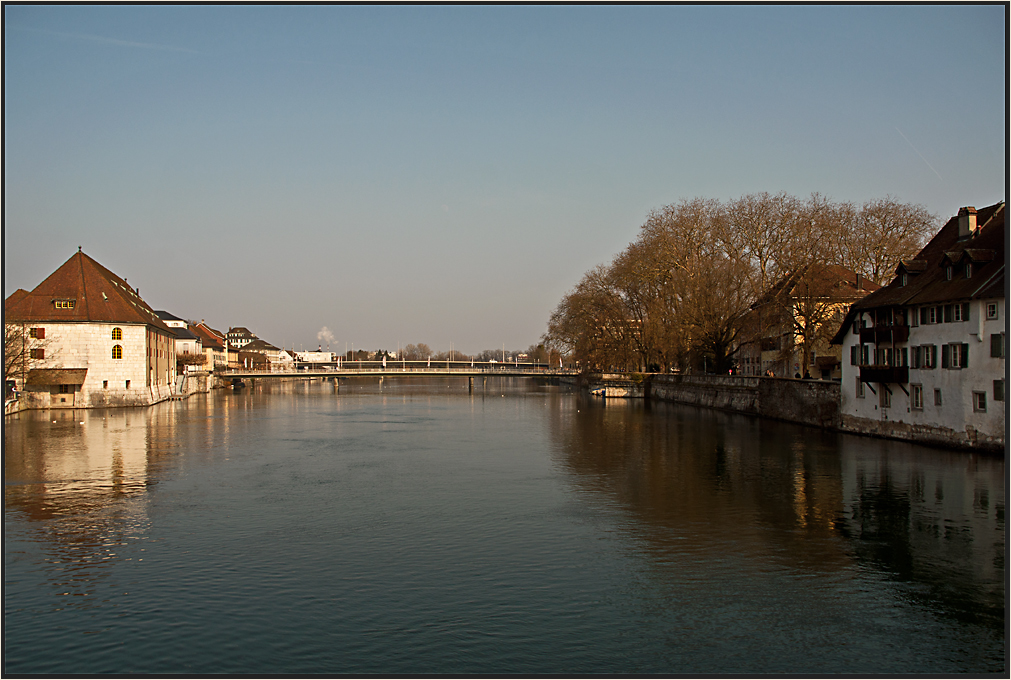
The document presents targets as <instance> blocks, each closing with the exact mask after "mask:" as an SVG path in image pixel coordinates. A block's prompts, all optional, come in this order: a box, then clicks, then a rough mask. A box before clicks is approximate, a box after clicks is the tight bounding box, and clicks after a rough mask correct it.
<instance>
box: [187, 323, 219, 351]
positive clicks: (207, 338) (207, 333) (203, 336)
mask: <svg viewBox="0 0 1011 680" xmlns="http://www.w3.org/2000/svg"><path fill="white" fill-rule="evenodd" d="M189 330H191V331H192V332H193V333H194V334H195V335H197V336H198V337H199V338H200V344H202V345H203V346H204V347H208V348H211V349H224V347H225V345H224V342H222V336H221V335H218V334H217V331H216V330H214V329H213V328H211V327H210V326H207V325H206V324H204V323H198V324H194V325H192V326H189Z"/></svg>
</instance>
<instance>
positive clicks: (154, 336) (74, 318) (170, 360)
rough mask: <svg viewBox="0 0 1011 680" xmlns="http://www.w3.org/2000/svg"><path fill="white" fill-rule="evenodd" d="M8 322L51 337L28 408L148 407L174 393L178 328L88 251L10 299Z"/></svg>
mask: <svg viewBox="0 0 1011 680" xmlns="http://www.w3.org/2000/svg"><path fill="white" fill-rule="evenodd" d="M4 323H5V325H10V324H24V325H27V326H29V327H30V328H29V331H30V333H31V336H32V337H34V338H45V347H41V348H39V349H38V352H37V353H36V354H35V355H34V356H33V357H32V361H31V364H30V365H29V366H26V367H25V370H24V375H23V376H22V377H21V379H22V382H23V385H24V390H25V394H24V395H23V396H24V398H25V399H26V402H25V405H26V407H27V408H90V407H98V406H126V405H144V404H151V403H154V402H157V401H161V400H163V399H167V398H168V397H169V396H170V395H171V385H172V383H173V381H174V380H175V373H176V358H175V334H174V333H173V332H172V329H170V328H169V327H168V326H167V325H165V323H164V322H163V321H162V320H161V319H159V318H158V315H157V314H155V312H154V310H152V309H151V307H150V306H148V304H147V303H146V302H144V300H143V299H142V298H141V297H140V293H139V291H138V290H136V289H134V288H131V287H130V286H129V284H127V282H126V279H123V278H120V277H119V276H117V275H116V274H114V273H112V272H111V271H109V270H108V269H106V268H105V267H103V266H102V265H100V264H99V263H98V262H96V261H95V260H93V259H92V258H91V257H89V256H87V255H85V254H84V253H83V252H81V251H80V250H78V252H76V253H75V254H74V255H73V256H72V257H71V258H70V259H69V260H67V261H66V262H65V263H64V264H63V265H62V266H60V268H59V269H57V270H56V271H55V272H53V273H52V274H50V275H49V277H48V278H47V279H46V280H45V281H43V282H42V283H40V284H39V285H38V286H36V287H35V289H34V290H32V291H31V292H26V291H21V290H19V291H16V292H15V293H14V294H12V295H11V296H10V297H9V298H7V300H6V301H5V303H4Z"/></svg>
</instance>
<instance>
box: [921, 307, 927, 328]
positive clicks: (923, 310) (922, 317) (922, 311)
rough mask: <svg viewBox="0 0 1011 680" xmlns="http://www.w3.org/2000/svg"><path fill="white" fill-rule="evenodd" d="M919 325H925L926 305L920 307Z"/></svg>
mask: <svg viewBox="0 0 1011 680" xmlns="http://www.w3.org/2000/svg"><path fill="white" fill-rule="evenodd" d="M920 325H921V326H926V325H927V308H926V307H920Z"/></svg>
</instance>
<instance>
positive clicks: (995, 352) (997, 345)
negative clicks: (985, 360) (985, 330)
mask: <svg viewBox="0 0 1011 680" xmlns="http://www.w3.org/2000/svg"><path fill="white" fill-rule="evenodd" d="M1004 338H1005V335H1004V334H1003V333H994V334H993V335H991V336H990V356H992V357H996V358H998V359H999V358H1001V357H1003V356H1004Z"/></svg>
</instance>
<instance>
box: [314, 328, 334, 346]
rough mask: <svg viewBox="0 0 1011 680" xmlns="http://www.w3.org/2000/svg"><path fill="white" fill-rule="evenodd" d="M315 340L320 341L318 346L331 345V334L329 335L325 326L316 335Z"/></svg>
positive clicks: (328, 330)
mask: <svg viewBox="0 0 1011 680" xmlns="http://www.w3.org/2000/svg"><path fill="white" fill-rule="evenodd" d="M316 339H317V340H319V341H320V344H323V343H326V344H327V345H329V344H330V343H332V342H333V340H334V338H333V333H331V332H330V329H329V328H327V327H326V326H323V328H321V329H320V331H319V333H317V334H316Z"/></svg>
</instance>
